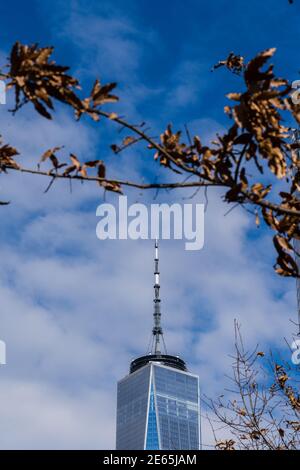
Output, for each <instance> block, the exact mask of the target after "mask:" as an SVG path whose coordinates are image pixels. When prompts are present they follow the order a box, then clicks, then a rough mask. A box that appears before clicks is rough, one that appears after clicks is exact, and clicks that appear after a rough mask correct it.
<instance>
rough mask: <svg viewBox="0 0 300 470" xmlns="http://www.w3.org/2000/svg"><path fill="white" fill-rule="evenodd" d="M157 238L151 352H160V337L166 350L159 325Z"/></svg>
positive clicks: (156, 242) (156, 244)
mask: <svg viewBox="0 0 300 470" xmlns="http://www.w3.org/2000/svg"><path fill="white" fill-rule="evenodd" d="M158 261H159V258H158V240H157V239H156V240H155V258H154V266H155V268H154V294H155V295H154V300H153V302H154V313H153V319H154V326H153V329H152V335H153V343H152V351H151V354H158V355H159V354H161V344H160V339H162V342H163V346H164V349H165V350H166V346H165V342H164V337H163V330H162V327H161V311H160V297H159V289H160V283H159V268H158Z"/></svg>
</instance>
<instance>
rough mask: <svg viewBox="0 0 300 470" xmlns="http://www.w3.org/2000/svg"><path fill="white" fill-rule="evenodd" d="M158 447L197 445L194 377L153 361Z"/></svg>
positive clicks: (189, 447) (193, 446) (170, 447)
mask: <svg viewBox="0 0 300 470" xmlns="http://www.w3.org/2000/svg"><path fill="white" fill-rule="evenodd" d="M154 380H155V393H156V403H157V412H158V426H159V430H160V436H161V445H162V449H165V450H176V449H182V450H184V449H186V450H189V449H191V450H196V449H199V407H198V403H199V391H198V389H199V387H198V378H197V377H193V376H191V375H189V374H188V373H183V372H178V371H176V369H174V370H172V369H169V368H166V367H161V366H158V365H154Z"/></svg>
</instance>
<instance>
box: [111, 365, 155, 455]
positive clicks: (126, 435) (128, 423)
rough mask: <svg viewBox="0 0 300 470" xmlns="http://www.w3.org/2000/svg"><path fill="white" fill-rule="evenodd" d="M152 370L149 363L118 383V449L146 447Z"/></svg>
mask: <svg viewBox="0 0 300 470" xmlns="http://www.w3.org/2000/svg"><path fill="white" fill-rule="evenodd" d="M150 371H151V367H150V365H148V366H146V367H143V368H142V369H139V370H138V371H136V372H134V373H133V374H130V375H128V376H127V377H125V378H124V379H123V380H120V382H119V383H118V400H117V446H116V448H117V449H121V450H126V449H128V450H143V449H144V448H145V447H144V446H145V430H146V424H147V410H148V398H149V397H148V396H149V384H150Z"/></svg>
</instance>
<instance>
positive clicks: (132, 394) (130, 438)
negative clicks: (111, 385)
mask: <svg viewBox="0 0 300 470" xmlns="http://www.w3.org/2000/svg"><path fill="white" fill-rule="evenodd" d="M154 278H155V284H154V291H155V297H154V314H153V317H154V325H153V329H152V345H151V348H150V352H149V354H147V355H145V356H140V357H138V358H137V359H134V360H133V361H132V362H131V364H130V370H129V374H128V375H127V376H126V377H124V378H123V379H122V380H120V381H119V382H118V398H117V438H116V448H117V450H118V449H120V450H139V449H142V450H157V449H165V450H177V449H186V450H189V449H199V448H200V404H199V403H200V392H199V378H198V376H197V375H194V374H191V373H190V372H188V370H187V367H186V364H185V362H184V361H183V360H182V359H181V358H180V357H178V356H171V355H169V354H167V351H166V347H165V342H164V337H163V330H162V327H161V311H160V295H159V290H160V281H159V270H158V242H157V241H156V242H155V272H154ZM162 347H163V350H164V352H162V351H161V350H162Z"/></svg>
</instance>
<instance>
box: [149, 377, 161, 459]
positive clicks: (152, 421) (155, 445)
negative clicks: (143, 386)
mask: <svg viewBox="0 0 300 470" xmlns="http://www.w3.org/2000/svg"><path fill="white" fill-rule="evenodd" d="M146 449H147V450H158V449H159V442H158V432H157V422H156V411H155V402H154V392H153V385H151V394H150V403H149V413H148V428H147V441H146Z"/></svg>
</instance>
